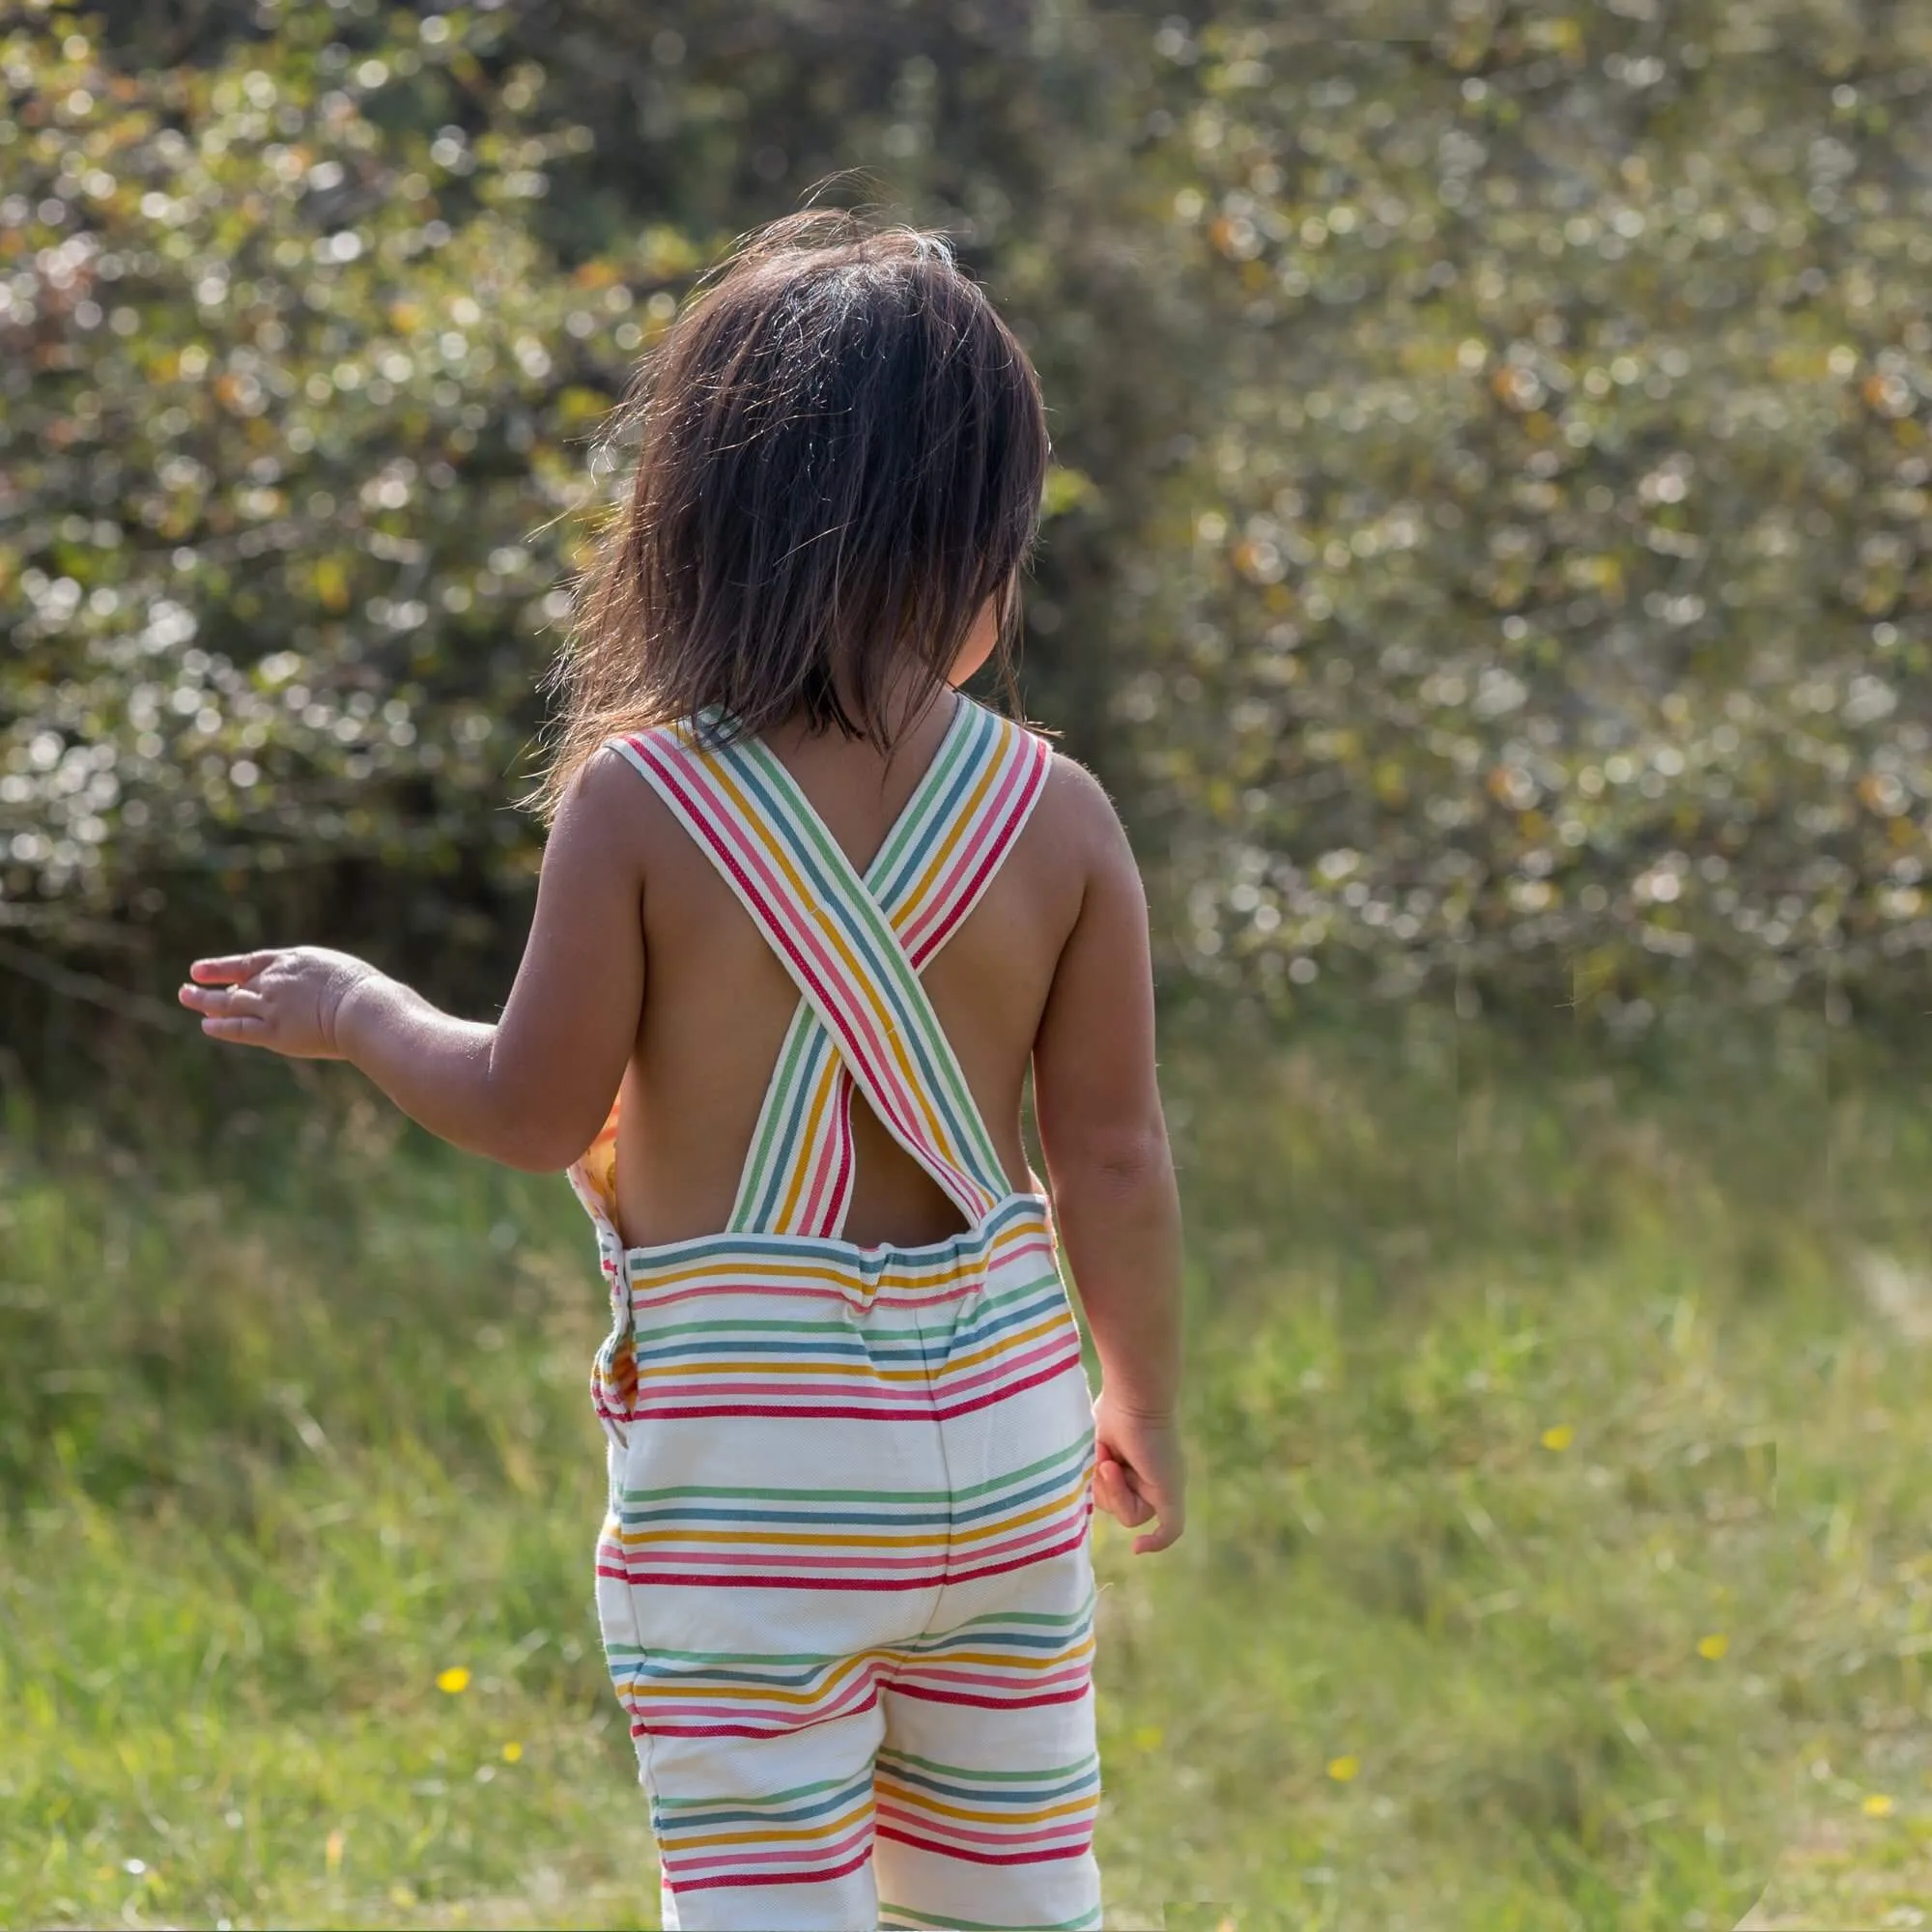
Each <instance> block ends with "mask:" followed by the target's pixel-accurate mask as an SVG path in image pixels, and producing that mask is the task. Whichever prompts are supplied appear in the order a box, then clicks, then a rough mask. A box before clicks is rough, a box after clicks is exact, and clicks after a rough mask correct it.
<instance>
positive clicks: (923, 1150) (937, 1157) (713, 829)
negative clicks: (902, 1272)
mask: <svg viewBox="0 0 1932 1932" xmlns="http://www.w3.org/2000/svg"><path fill="white" fill-rule="evenodd" d="M626 742H627V743H628V744H630V745H632V746H633V747H635V748H636V749H637V750H638V751H639V753H641V754H643V755H644V756H645V757H646V758H647V761H648V762H649V764H650V767H651V769H652V770H653V771H655V772H657V773H658V775H659V776H660V777H661V778H662V779H663V780H664V781H665V783H666V785H667V786H668V787H669V788H670V789H671V790H672V791H673V792H675V793H676V795H677V797H678V799H679V800H680V802H681V803H683V805H684V806H685V809H686V810H687V811H688V812H689V813H690V815H691V817H692V819H693V820H694V821H695V822H696V827H697V829H698V830H699V831H700V832H701V834H702V835H703V836H704V838H705V842H706V843H707V844H709V845H710V846H711V848H712V850H713V852H714V853H715V854H716V855H717V857H718V860H719V861H720V863H721V864H722V865H723V866H724V867H725V869H726V871H727V872H728V873H729V874H730V876H731V877H732V878H733V879H735V880H736V881H737V882H738V885H739V887H740V889H741V891H742V892H743V894H744V895H745V897H746V898H747V899H748V900H749V901H750V902H751V905H752V908H753V913H754V916H755V917H756V918H757V921H758V923H759V924H761V925H762V926H763V927H764V928H765V936H766V938H767V939H768V940H769V941H770V942H771V943H772V945H773V946H775V947H776V948H778V950H779V951H780V952H782V953H783V954H784V955H786V956H787V957H788V958H790V959H791V960H793V961H794V962H795V964H796V966H797V968H798V972H799V974H800V976H801V977H802V978H803V979H804V980H805V981H806V983H807V984H808V985H809V986H810V988H811V989H812V990H813V991H815V992H816V993H817V994H818V998H819V1001H820V1002H822V1003H823V1005H822V1006H821V1008H820V1016H821V1017H822V1018H825V1019H827V1020H828V1021H829V1022H830V1023H831V1025H832V1028H833V1031H834V1032H835V1033H837V1034H840V1035H843V1036H844V1037H845V1041H844V1043H845V1045H846V1048H847V1050H848V1058H849V1060H850V1061H851V1062H852V1063H853V1069H854V1071H855V1072H856V1073H860V1074H862V1075H864V1076H866V1078H865V1086H866V1089H867V1098H868V1099H870V1100H871V1101H872V1103H873V1106H874V1107H875V1108H876V1109H877V1111H878V1114H879V1117H880V1119H881V1120H883V1121H884V1122H886V1124H887V1125H888V1126H889V1127H896V1128H897V1131H898V1135H899V1137H901V1138H902V1139H903V1140H904V1142H905V1144H906V1146H907V1151H909V1152H915V1153H919V1154H923V1155H924V1157H925V1159H926V1160H927V1161H930V1162H931V1163H932V1164H933V1165H934V1166H935V1167H937V1168H939V1169H942V1170H943V1171H944V1172H943V1173H937V1174H934V1176H933V1179H935V1180H937V1181H939V1183H940V1185H941V1186H942V1187H944V1188H945V1191H946V1192H947V1193H948V1194H949V1195H952V1198H953V1199H954V1200H955V1201H956V1202H957V1203H958V1205H959V1207H960V1208H961V1209H962V1210H964V1211H966V1213H967V1218H968V1219H969V1220H979V1219H980V1218H982V1217H983V1216H984V1215H985V1214H986V1213H987V1212H989V1211H990V1209H991V1207H992V1205H993V1203H992V1200H991V1198H990V1197H986V1199H985V1204H984V1205H983V1206H976V1205H975V1204H977V1203H979V1202H980V1199H981V1197H985V1196H986V1190H985V1189H984V1188H982V1187H980V1185H979V1183H978V1182H977V1181H975V1180H974V1179H973V1178H972V1177H971V1176H970V1175H968V1174H966V1173H965V1172H964V1171H963V1170H961V1169H960V1168H958V1167H956V1166H955V1165H954V1164H953V1162H952V1160H951V1158H949V1157H948V1156H947V1155H946V1154H944V1153H943V1152H941V1151H939V1150H938V1149H937V1148H935V1147H933V1146H931V1145H930V1144H928V1142H927V1141H926V1138H925V1136H924V1135H923V1134H922V1133H920V1132H919V1130H918V1129H917V1127H915V1126H912V1125H909V1124H908V1122H909V1120H912V1119H914V1118H916V1115H917V1109H916V1108H914V1107H913V1106H911V1105H910V1104H909V1102H910V1099H911V1093H910V1090H909V1089H907V1088H905V1087H904V1084H903V1083H902V1082H900V1081H899V1080H898V1076H897V1075H896V1073H895V1072H894V1071H893V1068H892V1062H891V1058H890V1056H889V1055H888V1054H887V1052H886V1051H885V1046H884V1039H883V1037H882V1035H881V1033H880V1030H879V1019H878V1015H877V1014H875V1013H872V1012H869V1011H867V1009H866V1007H865V1006H864V1005H863V1004H861V1003H860V1002H859V1001H858V1000H854V999H851V998H849V997H845V998H841V996H844V995H847V994H848V988H847V987H845V986H842V985H837V984H835V985H832V986H827V985H826V984H825V983H824V982H823V980H822V979H821V977H820V973H821V972H823V973H829V974H831V975H832V976H833V977H834V979H835V980H837V979H838V978H839V977H840V976H841V969H840V967H839V966H838V963H837V962H836V961H835V960H834V959H833V958H832V957H831V955H830V953H829V952H827V951H826V950H825V948H824V947H823V946H822V944H820V943H819V941H818V940H817V938H816V936H815V935H814V934H813V933H812V932H811V931H810V927H808V926H807V925H805V924H804V923H803V922H801V921H796V920H795V921H793V923H792V924H791V925H790V926H787V925H786V924H785V923H782V915H785V914H788V913H790V912H792V911H793V908H792V906H791V904H790V897H791V895H790V893H789V892H788V890H787V889H786V887H785V885H784V884H783V882H782V880H781V878H780V876H779V875H778V873H777V872H776V870H775V869H774V867H773V866H772V864H771V861H770V859H769V858H768V857H767V856H766V855H765V854H764V853H763V852H762V851H761V850H760V849H759V848H758V847H757V845H756V844H755V843H754V842H753V840H752V838H750V836H749V835H748V834H746V833H745V832H744V831H742V830H741V829H740V828H739V826H738V825H737V823H736V820H735V817H734V815H733V814H732V810H731V808H730V807H729V806H728V805H724V804H720V803H717V802H716V801H717V792H718V787H717V784H716V781H715V780H713V779H712V777H711V775H710V774H709V773H708V772H706V771H704V770H703V767H702V765H701V764H699V762H698V760H697V758H696V754H695V753H682V755H681V757H680V760H679V763H680V767H681V768H693V769H694V770H695V774H697V775H701V776H695V777H694V780H693V782H698V783H702V784H704V785H705V786H706V787H707V788H708V789H709V791H710V792H711V794H712V798H713V804H712V810H713V814H714V818H715V821H716V822H713V820H712V819H707V818H705V817H704V816H703V814H702V812H701V811H700V810H699V808H698V805H697V804H696V801H695V800H694V797H693V794H692V793H691V791H690V790H689V789H688V788H687V786H686V785H685V784H684V783H682V782H681V777H682V770H680V771H679V772H678V773H673V771H672V770H671V768H670V763H669V760H668V756H667V755H666V753H664V751H663V748H662V746H661V744H660V742H659V740H657V739H656V738H631V739H628V740H626ZM727 839H728V841H729V843H727ZM732 846H735V847H736V848H737V852H738V853H742V854H743V863H741V862H740V858H739V857H738V856H736V854H734V852H733V850H732V849H731V848H732ZM748 866H749V867H753V868H754V869H755V870H756V871H757V872H758V873H759V875H760V879H761V880H762V882H763V884H764V887H765V892H764V893H761V892H760V891H759V889H758V886H757V885H755V884H754V883H753V879H752V878H751V876H750V875H749V873H748V871H747V869H746V867H748ZM767 894H769V895H770V897H767ZM774 899H775V900H776V901H777V903H776V904H774V903H773V902H772V900H774ZM806 947H809V948H810V951H811V952H812V953H813V955H814V956H815V959H816V961H817V963H818V966H819V968H820V971H819V972H815V971H814V970H813V961H812V960H811V959H809V958H808V957H807V955H806V952H805V951H804V950H802V949H804V948H806ZM815 1004H816V1003H815ZM848 1007H849V1008H851V1009H852V1010H847V1009H848ZM867 1022H869V1024H866V1023H867ZM862 1045H863V1046H865V1047H866V1048H867V1051H866V1052H861V1051H860V1050H859V1049H860V1047H861V1046H862ZM874 1063H876V1064H874ZM887 1080H891V1081H892V1082H893V1083H894V1086H893V1092H892V1094H891V1099H892V1102H893V1104H892V1105H890V1106H887V1105H882V1104H881V1097H880V1095H879V1094H877V1093H875V1092H874V1091H873V1090H874V1088H875V1087H878V1086H880V1085H881V1084H882V1083H883V1082H885V1081H887ZM948 1176H950V1177H952V1179H954V1180H955V1181H957V1182H958V1183H960V1185H961V1186H962V1188H963V1189H964V1190H965V1193H964V1198H963V1199H962V1198H961V1197H960V1195H959V1194H957V1193H955V1192H954V1190H953V1188H952V1187H948V1186H946V1177H948Z"/></svg>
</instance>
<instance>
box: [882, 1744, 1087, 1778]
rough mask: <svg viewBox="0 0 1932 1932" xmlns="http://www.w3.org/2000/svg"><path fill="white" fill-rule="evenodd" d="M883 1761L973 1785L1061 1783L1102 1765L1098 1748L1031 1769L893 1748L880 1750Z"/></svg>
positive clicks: (1082, 1775) (1084, 1774) (883, 1762)
mask: <svg viewBox="0 0 1932 1932" xmlns="http://www.w3.org/2000/svg"><path fill="white" fill-rule="evenodd" d="M879 1762H880V1763H881V1764H910V1765H917V1766H918V1768H919V1769H920V1770H921V1771H929V1772H932V1773H934V1774H935V1775H937V1776H941V1777H957V1778H962V1779H964V1780H965V1781H966V1782H967V1783H969V1784H1057V1783H1059V1782H1060V1781H1061V1780H1062V1779H1063V1778H1068V1777H1084V1776H1086V1775H1087V1774H1088V1773H1089V1772H1093V1771H1097V1770H1098V1769H1099V1768H1100V1758H1099V1753H1098V1752H1097V1751H1089V1752H1088V1754H1087V1755H1086V1756H1085V1757H1083V1758H1079V1759H1076V1760H1075V1761H1074V1762H1073V1763H1072V1764H1048V1765H1036V1766H1035V1767H1034V1768H1033V1769H1032V1770H1031V1771H969V1770H968V1769H967V1768H966V1767H965V1766H964V1765H963V1764H941V1763H940V1762H939V1760H938V1759H937V1758H930V1757H915V1756H914V1755H913V1754H912V1752H911V1751H902V1750H892V1749H890V1748H888V1749H885V1750H881V1751H880V1752H879Z"/></svg>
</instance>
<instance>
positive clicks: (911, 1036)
mask: <svg viewBox="0 0 1932 1932" xmlns="http://www.w3.org/2000/svg"><path fill="white" fill-rule="evenodd" d="M712 755H713V756H714V757H717V758H718V759H720V760H721V761H723V762H728V763H730V764H732V765H733V766H735V767H736V770H737V776H738V777H739V779H740V781H741V782H742V783H743V784H744V785H745V787H746V789H747V790H748V791H749V792H750V793H751V795H752V797H753V799H754V800H755V801H757V802H758V803H759V804H761V805H762V806H763V807H764V808H765V810H763V811H762V812H761V813H760V814H759V815H760V818H761V820H762V825H761V827H760V829H762V830H764V831H765V832H766V833H767V834H768V835H776V836H777V838H778V839H779V842H780V843H781V845H784V846H786V847H787V848H788V849H789V851H790V854H791V856H792V857H793V858H794V859H795V860H796V861H797V862H798V863H799V865H800V867H801V868H802V869H803V870H804V871H805V872H806V874H807V876H808V877H809V878H810V880H811V882H812V884H813V885H814V886H815V887H816V888H817V889H818V891H819V892H820V894H821V895H822V896H823V899H824V902H825V907H826V910H827V911H829V912H830V913H832V914H833V915H835V916H836V917H837V918H838V921H839V923H840V924H841V925H842V926H843V927H844V929H845V931H846V934H847V936H848V937H849V938H850V939H851V940H852V941H853V942H854V950H855V951H856V952H857V953H858V955H859V961H860V974H861V977H860V978H858V979H857V980H856V981H855V982H854V983H855V990H857V991H859V992H860V993H862V994H865V995H868V996H869V999H870V1004H871V1005H872V1006H873V1007H874V1009H875V1011H876V1012H877V1013H878V1016H879V1017H881V1018H883V1019H887V1020H890V1019H891V1018H893V1017H895V1016H896V1018H897V1019H898V1020H899V1021H900V1022H901V1024H900V1025H899V1026H898V1027H896V1028H895V1027H893V1026H891V1025H890V1024H889V1025H888V1026H887V1028H886V1031H887V1032H888V1033H893V1032H898V1033H900V1034H901V1036H902V1037H905V1038H906V1039H907V1040H908V1041H909V1043H910V1044H911V1045H912V1046H913V1048H914V1050H915V1052H916V1053H917V1054H918V1055H919V1057H920V1058H921V1060H922V1061H923V1063H924V1067H923V1070H924V1072H925V1073H926V1075H927V1076H928V1080H929V1082H930V1084H929V1086H928V1087H927V1090H926V1094H925V1096H924V1097H925V1098H926V1099H927V1100H929V1101H930V1102H931V1103H932V1104H933V1106H934V1108H935V1111H937V1112H938V1114H939V1115H940V1117H941V1120H942V1122H944V1124H945V1126H946V1128H947V1130H948V1132H949V1133H950V1135H951V1137H952V1142H953V1145H954V1147H955V1148H956V1149H957V1151H958V1152H959V1155H960V1156H961V1164H962V1165H963V1166H964V1167H965V1170H966V1172H967V1174H968V1176H969V1178H970V1179H973V1180H975V1181H976V1182H978V1183H979V1185H980V1187H981V1188H982V1189H983V1190H984V1191H985V1192H986V1193H988V1194H989V1195H991V1196H992V1197H993V1198H994V1199H995V1200H999V1199H1002V1198H1003V1197H1004V1196H1005V1195H1006V1193H1007V1192H1008V1187H1007V1182H1006V1178H1005V1176H1004V1174H1003V1173H1002V1172H1001V1168H1000V1161H999V1156H998V1153H997V1152H996V1151H995V1150H994V1147H993V1143H992V1137H991V1136H990V1135H989V1134H988V1133H987V1131H986V1124H985V1122H984V1121H982V1120H981V1119H980V1110H979V1108H978V1106H977V1105H976V1104H975V1102H974V1099H973V1095H972V1093H971V1091H970V1089H968V1087H967V1085H966V1079H965V1075H964V1074H963V1073H962V1072H961V1071H960V1068H959V1063H958V1060H957V1058H956V1057H955V1056H954V1054H953V1051H952V1041H951V1040H949V1039H948V1038H947V1037H946V1033H945V1029H944V1028H942V1027H941V1026H940V1024H939V1019H938V1015H937V1014H935V1013H934V1012H933V1010H932V1002H931V1001H930V1000H929V999H928V998H927V997H926V992H925V988H924V987H923V985H922V984H921V983H920V980H919V976H918V974H916V973H915V972H914V971H913V970H912V966H911V963H910V962H909V961H908V960H907V958H906V956H905V949H904V948H903V947H902V946H901V945H900V944H899V941H898V935H897V934H896V933H895V932H894V931H893V929H892V927H891V926H890V925H888V924H887V923H886V922H885V920H884V919H883V917H882V916H881V915H880V912H879V908H878V906H877V905H876V904H875V903H874V902H873V900H872V898H871V896H870V895H868V894H867V892H866V891H865V889H864V887H863V885H862V884H861V882H860V880H859V878H858V875H857V874H856V873H855V872H854V871H853V869H852V862H851V861H850V860H849V859H847V858H846V856H845V854H844V853H843V851H842V850H840V849H839V846H838V840H837V839H835V838H833V837H832V836H831V834H830V833H829V832H828V831H827V830H826V829H825V823H824V821H823V820H822V819H821V818H820V817H819V816H818V814H817V812H816V811H814V810H812V807H811V802H810V800H809V799H808V798H807V797H806V796H805V794H804V792H803V791H801V790H800V789H799V787H798V784H797V783H796V781H794V780H793V778H792V776H791V774H790V773H789V772H787V771H786V770H785V768H784V766H783V764H782V763H781V762H780V760H779V759H778V758H777V757H776V756H775V755H774V754H773V753H771V752H770V751H769V750H768V749H767V748H766V747H765V746H763V745H761V744H759V743H758V742H757V741H756V740H754V739H740V740H736V741H734V742H733V743H732V744H731V745H730V746H728V747H727V748H725V750H723V751H721V752H717V753H712ZM921 1151H923V1152H925V1153H926V1154H928V1156H929V1155H930V1154H931V1153H932V1152H933V1150H930V1149H924V1150H921ZM949 1159H950V1156H949ZM976 1159H977V1160H978V1161H980V1163H981V1170H980V1172H978V1173H975V1172H973V1168H972V1163H973V1162H974V1161H975V1160H976ZM995 1177H997V1178H995Z"/></svg>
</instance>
